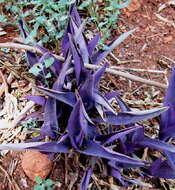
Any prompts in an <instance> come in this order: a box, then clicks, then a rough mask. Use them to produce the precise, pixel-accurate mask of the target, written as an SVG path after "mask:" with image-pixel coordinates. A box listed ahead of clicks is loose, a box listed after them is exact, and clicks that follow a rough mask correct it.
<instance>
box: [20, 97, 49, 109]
mask: <svg viewBox="0 0 175 190" xmlns="http://www.w3.org/2000/svg"><path fill="white" fill-rule="evenodd" d="M23 97H24V98H26V99H28V100H31V101H33V102H35V103H36V104H39V105H41V106H43V107H44V106H45V103H46V98H44V97H42V96H34V95H30V96H29V95H28V96H23Z"/></svg>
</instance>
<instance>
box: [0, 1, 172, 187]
mask: <svg viewBox="0 0 175 190" xmlns="http://www.w3.org/2000/svg"><path fill="white" fill-rule="evenodd" d="M20 26H21V30H22V32H23V34H24V37H27V35H28V34H27V33H26V31H25V30H24V22H23V21H20ZM83 26H84V23H82V22H81V19H80V16H79V14H78V12H77V10H76V5H75V4H73V5H72V6H71V7H70V19H69V22H68V25H67V28H66V30H65V34H64V37H63V40H62V53H63V55H64V59H65V61H64V63H63V64H62V63H61V62H60V61H59V60H57V59H56V58H55V57H54V55H53V54H52V53H51V52H50V51H49V50H46V49H44V48H43V47H40V46H38V45H37V44H35V46H37V47H38V48H40V50H41V51H42V53H43V54H42V55H41V56H38V55H35V54H33V53H31V52H29V51H27V52H26V56H27V61H28V67H29V69H31V68H32V67H33V66H34V65H35V64H41V65H42V64H44V63H45V58H47V59H48V58H53V63H52V64H51V65H50V68H49V69H50V71H51V72H52V73H53V76H54V77H53V80H54V79H55V80H54V83H53V84H49V85H46V84H45V83H44V82H43V81H44V79H45V77H46V76H45V75H44V74H43V73H40V74H39V75H38V76H37V79H38V80H37V83H36V85H35V86H34V88H35V89H36V90H38V91H39V92H41V93H43V94H44V95H46V96H47V97H45V98H44V97H41V96H26V98H27V99H29V100H32V101H34V102H36V103H37V104H39V105H41V106H42V107H43V108H44V118H43V125H42V126H41V130H40V135H41V139H44V137H45V136H48V137H50V140H51V141H50V142H41V141H36V139H34V140H33V142H29V143H19V144H3V145H0V149H16V150H22V149H33V150H38V151H42V152H45V153H48V154H55V153H70V154H80V155H82V154H83V155H87V163H88V166H87V169H86V170H85V173H84V176H83V179H82V183H81V190H85V189H87V186H88V183H89V181H90V178H91V175H92V173H93V169H94V167H95V164H96V162H97V161H98V158H101V159H102V161H103V162H104V164H106V165H107V168H108V171H109V174H110V175H112V176H114V177H115V178H116V179H118V181H119V182H120V183H121V184H122V185H128V184H129V183H137V182H136V181H133V180H132V181H131V180H128V179H125V178H124V177H122V173H121V172H122V171H123V170H127V169H128V168H142V167H145V168H146V169H147V170H146V172H144V173H143V175H152V176H157V173H158V174H161V175H160V176H161V177H167V178H171V177H173V178H174V177H175V176H174V175H173V174H172V175H171V176H170V175H163V171H164V169H165V170H166V169H167V168H168V166H169V168H170V167H171V168H172V171H173V167H172V166H174V165H173V164H174V163H173V160H172V159H167V160H165V161H162V159H163V156H162V158H159V159H158V160H157V161H155V162H154V163H153V164H152V165H151V163H148V162H146V161H142V160H140V159H139V158H135V157H134V156H133V154H134V153H135V151H136V150H137V151H138V150H139V149H142V148H143V147H150V148H153V149H157V150H159V151H160V152H162V155H165V156H167V157H168V156H169V157H170V156H172V155H174V153H175V147H174V146H172V145H169V144H168V143H167V142H164V141H162V140H158V139H151V138H148V137H145V135H144V127H143V126H141V125H139V124H138V122H139V121H142V120H145V119H149V118H153V117H156V116H158V115H160V114H162V113H163V112H165V111H166V110H167V107H162V108H156V109H152V110H145V111H132V109H130V108H129V107H128V106H127V105H126V104H125V103H124V102H123V101H122V99H121V98H120V96H119V93H118V92H114V93H112V94H107V95H105V96H104V95H102V94H101V92H100V89H99V82H100V79H101V77H102V76H103V74H104V72H105V69H106V68H107V67H108V65H107V64H104V65H103V66H102V67H101V68H100V69H98V70H97V71H95V72H93V71H90V70H88V69H86V68H85V65H84V64H87V63H89V64H99V63H100V62H101V61H102V60H104V58H105V57H106V56H107V55H108V54H109V53H110V52H111V51H112V50H113V49H114V48H115V47H116V46H117V45H119V44H120V43H121V42H122V41H123V40H124V39H125V38H127V37H128V36H129V35H130V34H132V33H133V32H134V30H131V31H129V32H126V33H124V34H122V35H121V36H120V37H119V38H117V39H116V40H114V41H113V42H111V43H110V44H109V45H108V48H107V49H106V50H99V51H98V50H96V45H97V43H98V40H99V34H97V35H96V36H95V37H94V38H93V39H92V40H91V41H88V40H87V39H86V36H85V34H84V32H83V30H84V29H83ZM43 72H45V70H44V71H43ZM112 97H115V98H116V101H117V103H118V105H119V107H120V108H121V111H120V112H116V110H115V109H114V108H113V107H112V105H111V104H110V103H109V99H110V98H112ZM120 125H122V126H123V125H125V128H124V129H122V130H120V128H119V126H120ZM104 126H109V128H110V129H112V130H110V129H109V130H107V131H106V130H104ZM104 132H105V133H104ZM162 163H163V164H162ZM160 165H161V167H160ZM155 168H156V169H157V171H156V174H155V173H154V172H152V170H154V169H155Z"/></svg>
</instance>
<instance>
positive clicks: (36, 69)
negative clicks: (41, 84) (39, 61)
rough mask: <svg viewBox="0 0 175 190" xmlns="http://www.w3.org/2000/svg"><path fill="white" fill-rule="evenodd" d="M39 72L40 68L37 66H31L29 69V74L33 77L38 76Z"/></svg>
mask: <svg viewBox="0 0 175 190" xmlns="http://www.w3.org/2000/svg"><path fill="white" fill-rule="evenodd" d="M40 72H41V68H40V67H39V66H38V65H33V66H32V67H31V68H30V69H29V73H32V74H33V75H35V76H38V75H39V73H40Z"/></svg>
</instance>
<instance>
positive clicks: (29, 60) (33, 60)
mask: <svg viewBox="0 0 175 190" xmlns="http://www.w3.org/2000/svg"><path fill="white" fill-rule="evenodd" d="M19 26H20V29H21V32H22V34H23V37H24V38H25V39H26V38H27V37H29V33H28V32H27V31H26V30H25V27H26V24H25V22H24V20H23V19H21V20H19ZM26 57H27V63H28V66H30V67H32V66H33V65H34V64H36V63H38V57H37V55H36V54H35V53H33V52H31V51H26Z"/></svg>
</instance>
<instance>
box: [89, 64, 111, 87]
mask: <svg viewBox="0 0 175 190" xmlns="http://www.w3.org/2000/svg"><path fill="white" fill-rule="evenodd" d="M107 66H108V64H104V65H103V66H102V67H101V68H100V69H98V70H97V71H96V72H94V74H93V77H94V88H95V89H98V88H99V82H100V79H101V77H102V75H103V74H104V72H105V70H106V68H107Z"/></svg>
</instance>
